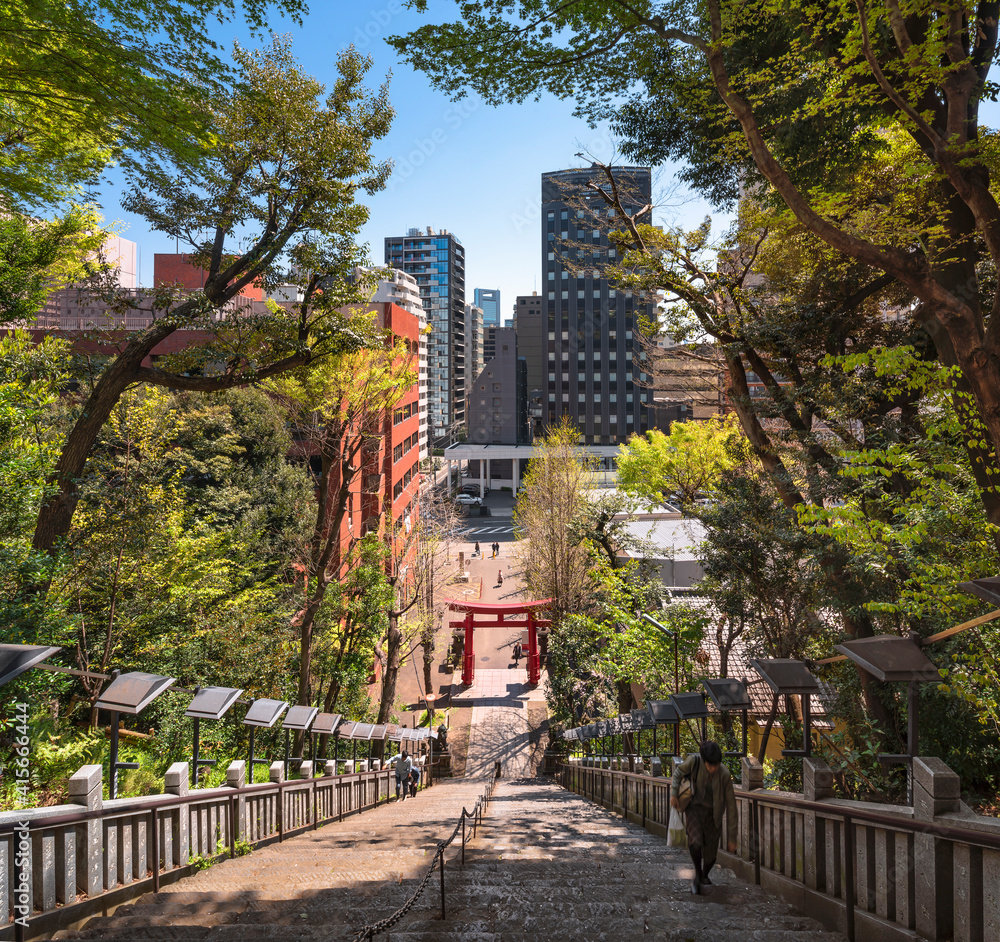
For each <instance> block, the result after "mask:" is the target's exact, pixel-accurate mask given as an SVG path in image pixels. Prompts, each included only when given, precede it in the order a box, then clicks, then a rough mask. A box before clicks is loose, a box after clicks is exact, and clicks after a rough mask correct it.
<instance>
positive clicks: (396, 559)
mask: <svg viewBox="0 0 1000 942" xmlns="http://www.w3.org/2000/svg"><path fill="white" fill-rule="evenodd" d="M365 310H369V311H374V312H376V313H377V315H378V321H379V324H380V326H383V327H385V328H387V329H388V330H389V331H391V333H392V336H393V338H394V339H395V341H396V342H398V341H400V340H401V341H403V343H404V344H405V348H406V350H407V353H406V356H407V357H408V358H409V363H408V366H409V368H410V369H411V371H412V372H413V374H414V377H416V376H417V370H418V357H419V341H420V325H419V321H418V319H417V317H416V316H415V315H413V314H410V313H409V312H407V311H405V310H403V308H401V307H399V306H398V305H395V304H392V303H374V304H370V305H368V306H367V308H365ZM373 424H374V423H373ZM378 425H380V426H381V436H380V438H379V439H378V446H377V447H374V446H373V443H370V444H368V445H366V446H365V448H364V449H363V451H362V459H361V460H362V470H361V473H359V474H357V475H356V476H355V477H354V479H353V480H352V482H351V484H350V497H349V500H348V508H347V514H346V515H345V518H344V521H343V524H342V526H341V534H340V547H341V559H342V560H346V558H347V556H348V553H349V550H350V547H351V545H352V543H353V541H354V540H356V539H359V538H360V537H361V536H364V535H365V534H366V533H370V532H373V531H376V532H379V533H382V534H383V535H384V536H385V538H386V540H387V543H388V544H389V545H390V547H391V549H392V560H393V562H392V565H394V566H398V567H400V568H402V567H403V566H406V565H408V563H409V560H410V557H411V556H412V549H411V550H409V551H408V550H407V542H408V537H409V535H410V533H411V531H412V529H413V527H414V526H416V523H417V515H418V506H417V496H418V494H419V490H420V446H421V442H420V415H419V385H418V382H417V380H416V379H414V382H413V384H412V385H411V386H410V388H409V389H407V390H406V391H405V393H404V394H403V396H402V398H401V399H400V400H399V402H398V403H397V404H396V407H395V408H394V409H392V410H391V411H389V410H386V411H385V414H383V415H382V416H381V417H380V420H378ZM335 474H336V472H335ZM330 486H331V487H336V486H339V475H337V476H336V479H335V480H332V481H331V482H330Z"/></svg>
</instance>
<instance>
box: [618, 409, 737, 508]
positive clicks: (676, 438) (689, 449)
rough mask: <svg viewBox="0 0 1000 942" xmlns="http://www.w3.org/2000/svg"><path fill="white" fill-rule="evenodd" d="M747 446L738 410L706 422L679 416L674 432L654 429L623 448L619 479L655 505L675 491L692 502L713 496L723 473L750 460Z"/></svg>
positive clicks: (665, 499)
mask: <svg viewBox="0 0 1000 942" xmlns="http://www.w3.org/2000/svg"><path fill="white" fill-rule="evenodd" d="M747 450H748V449H747V445H746V440H745V439H744V438H743V434H742V432H741V431H740V424H739V419H738V418H737V417H736V416H735V415H733V414H730V415H727V416H726V417H725V418H721V417H719V416H715V417H714V418H712V419H710V420H709V421H707V422H674V423H673V424H672V425H671V426H670V434H669V435H664V434H663V432H661V431H660V430H659V429H650V430H649V431H648V432H646V434H645V436H641V435H634V436H632V438H631V439H629V441H628V443H627V444H625V445H622V446H621V447H620V448H619V457H618V483H619V485H620V486H621V488H622V489H623V490H624V491H625V492H626V493H629V494H634V495H635V496H637V497H640V498H642V499H643V500H645V501H646V502H647V503H649V504H650V505H656V504H663V503H666V502H667V501H668V500H670V499H671V497H673V496H674V495H679V499H680V500H681V502H682V503H684V504H691V503H693V502H694V501H695V500H697V499H698V498H699V497H707V496H709V495H710V494H711V493H712V492H713V491H714V490H715V488H716V484H717V481H718V478H719V475H720V474H721V473H722V472H723V471H727V470H729V469H730V468H733V467H736V466H737V465H738V464H740V463H741V462H742V461H743V460H745V458H746V457H747Z"/></svg>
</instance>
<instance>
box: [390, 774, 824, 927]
mask: <svg viewBox="0 0 1000 942" xmlns="http://www.w3.org/2000/svg"><path fill="white" fill-rule="evenodd" d="M445 874H446V879H447V916H448V918H447V920H445V921H442V920H441V918H440V896H439V894H438V893H437V892H435V893H433V894H430V895H428V894H426V893H425V895H424V897H423V898H422V899H421V900H420V902H419V903H418V905H417V907H415V908H414V910H413V911H411V913H410V914H408V916H407V917H406V919H405V920H404V921H403V922H401V923H400V924H399V925H397V926H396V927H395V929H394V930H393V931H392V932H391V933H389V934H388V935H387V936H383V938H386V939H387V940H390V942H432V940H455V942H522V940H523V942H529V940H531V942H538V940H544V942H569V940H581V942H582V940H586V942H600V940H609V942H624V940H632V939H635V940H641V939H646V938H648V939H650V940H653V939H655V940H658V942H659V940H669V942H750V940H753V942H843V937H842V936H841V935H839V934H837V933H833V932H827V931H825V930H824V929H823V928H822V927H821V926H820V925H819V924H818V923H817V922H815V921H813V920H812V919H809V918H807V917H805V916H803V915H801V914H800V913H798V912H796V911H795V910H793V909H792V908H791V907H790V906H788V905H787V904H786V903H784V902H782V901H780V900H777V899H775V898H774V897H771V896H768V895H767V894H765V893H764V892H763V891H761V890H760V888H759V887H756V886H753V885H751V884H747V883H744V882H742V881H740V880H737V879H736V878H735V877H734V876H733V874H732V873H731V872H729V871H725V870H719V869H718V868H716V869H715V870H713V871H712V879H713V882H714V885H713V886H711V887H708V888H706V890H705V891H703V892H704V894H705V895H703V896H698V897H695V896H692V895H691V891H690V880H691V877H692V871H691V866H690V858H689V857H688V855H687V852H686V851H680V850H675V849H673V848H670V847H669V846H668V845H667V843H666V841H664V840H662V839H660V838H657V837H653V836H652V835H651V834H649V833H648V832H646V831H645V830H644V829H642V828H640V827H638V826H636V825H633V824H629V823H626V822H623V821H622V819H621V818H619V817H618V816H616V815H613V814H611V812H609V811H606V810H604V809H603V808H600V807H598V806H597V805H594V804H592V803H591V802H588V801H586V800H584V799H582V798H579V797H578V796H576V795H574V794H572V793H570V792H567V791H565V790H564V789H562V788H560V787H559V786H558V785H556V784H555V783H553V782H549V781H546V780H542V779H522V780H519V781H513V782H505V783H503V784H502V785H500V786H499V787H498V789H497V791H496V792H495V794H494V798H493V802H492V803H491V805H490V812H489V815H488V816H487V818H486V820H485V822H484V826H483V828H482V829H481V830H480V833H479V837H478V838H477V840H476V842H475V843H474V844H472V845H470V846H469V848H467V850H466V865H465V867H464V869H462V868H459V867H458V866H457V865H455V866H451V867H446V871H445ZM435 889H436V888H435Z"/></svg>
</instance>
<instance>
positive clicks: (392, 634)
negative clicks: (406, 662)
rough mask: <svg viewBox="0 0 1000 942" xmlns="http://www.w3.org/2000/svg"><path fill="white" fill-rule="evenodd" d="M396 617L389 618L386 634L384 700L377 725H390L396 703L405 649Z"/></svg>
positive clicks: (383, 679) (380, 707)
mask: <svg viewBox="0 0 1000 942" xmlns="http://www.w3.org/2000/svg"><path fill="white" fill-rule="evenodd" d="M397 621H398V618H397V616H396V615H394V614H393V615H390V616H389V629H388V631H387V632H386V645H385V655H386V656H385V674H384V675H383V676H382V698H381V700H380V701H379V705H378V719H377V720H376V722H377V723H388V722H389V717H390V715H391V714H392V708H393V706H394V704H395V702H396V681H397V679H398V678H399V665H400V661H401V654H402V649H403V632H402V631H400V630H399V627H398V626H397V624H396V622H397Z"/></svg>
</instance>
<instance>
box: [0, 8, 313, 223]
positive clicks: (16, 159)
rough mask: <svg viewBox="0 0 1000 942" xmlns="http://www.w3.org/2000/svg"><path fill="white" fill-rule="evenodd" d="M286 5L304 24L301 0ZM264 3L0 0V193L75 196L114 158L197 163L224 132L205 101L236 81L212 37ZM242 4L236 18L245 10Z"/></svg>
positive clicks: (258, 13)
mask: <svg viewBox="0 0 1000 942" xmlns="http://www.w3.org/2000/svg"><path fill="white" fill-rule="evenodd" d="M276 7H277V10H278V11H279V12H283V13H285V14H288V15H290V16H291V17H292V18H293V19H295V20H299V19H300V17H301V15H302V13H303V12H304V11H305V4H304V3H303V2H302V0H279V3H278V4H276ZM269 8H272V4H270V3H269V2H267V0H244V2H241V3H240V4H239V5H237V3H236V2H235V0H165V2H159V3H152V2H150V0H65V2H63V0H2V2H0V23H2V26H0V72H2V73H3V76H4V83H3V89H2V90H0V193H3V194H4V197H3V199H4V201H5V202H6V203H8V204H9V206H10V207H13V208H17V207H22V208H32V207H38V206H43V205H46V204H51V203H55V202H59V201H61V200H63V199H66V198H67V197H73V196H75V195H78V194H79V193H80V192H81V190H82V189H83V188H85V187H86V186H87V185H89V184H92V183H94V182H95V180H96V178H97V177H98V175H99V174H100V172H101V171H102V170H103V169H104V167H105V166H106V165H107V164H108V162H109V161H111V160H114V159H118V160H121V161H123V162H125V163H131V161H132V160H133V158H134V156H135V155H137V154H143V153H148V152H150V151H158V152H160V153H163V154H170V155H171V156H172V157H174V158H175V159H179V160H181V161H182V162H185V163H188V162H191V161H197V160H198V159H199V158H200V156H201V154H202V153H203V149H204V148H205V147H209V146H211V145H212V143H213V141H214V139H215V137H216V134H215V132H214V131H213V130H212V127H211V120H210V114H209V112H207V111H206V110H205V109H204V107H203V103H204V102H205V100H206V99H207V98H209V97H210V96H211V95H212V94H213V93H217V92H218V91H219V90H220V89H221V88H222V87H223V86H224V85H225V84H227V83H228V82H229V81H230V80H231V79H232V77H233V75H232V70H231V66H230V65H229V64H228V63H227V62H225V61H224V60H223V59H222V58H221V57H220V55H219V53H220V50H219V47H218V45H217V44H216V42H215V41H214V40H212V39H211V37H210V35H209V34H210V32H211V31H212V29H213V25H214V24H216V23H219V24H221V23H226V22H229V21H231V20H232V19H234V18H235V17H236V16H237V15H239V14H241V15H242V17H243V18H244V19H245V21H246V22H247V24H248V25H249V26H250V29H251V30H252V31H253V32H254V33H255V34H258V35H259V34H261V33H262V32H263V31H264V29H265V27H266V16H267V14H268V13H269V11H270V10H269ZM237 11H239V14H238V12H237Z"/></svg>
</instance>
